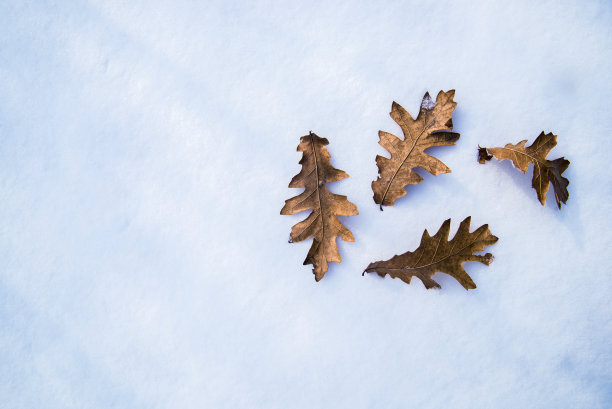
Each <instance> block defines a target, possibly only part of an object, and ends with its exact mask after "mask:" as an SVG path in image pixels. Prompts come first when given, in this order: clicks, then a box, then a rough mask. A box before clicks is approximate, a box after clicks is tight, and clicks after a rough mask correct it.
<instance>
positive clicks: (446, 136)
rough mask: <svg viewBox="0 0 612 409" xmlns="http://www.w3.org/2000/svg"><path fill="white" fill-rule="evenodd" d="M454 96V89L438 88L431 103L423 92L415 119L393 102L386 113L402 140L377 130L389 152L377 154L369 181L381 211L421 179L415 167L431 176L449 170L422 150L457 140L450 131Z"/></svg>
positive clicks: (454, 103)
mask: <svg viewBox="0 0 612 409" xmlns="http://www.w3.org/2000/svg"><path fill="white" fill-rule="evenodd" d="M454 96H455V90H450V91H447V92H444V91H440V92H439V93H438V96H437V97H436V101H435V102H434V101H433V100H432V99H431V97H430V96H429V92H427V93H425V96H424V97H423V102H422V103H421V109H420V111H419V115H418V116H417V118H416V119H413V118H412V116H410V114H409V113H408V111H406V110H405V109H404V108H403V107H402V106H401V105H400V104H398V103H397V102H395V101H394V102H393V105H392V106H391V112H390V114H389V115H391V118H393V120H394V121H395V122H397V124H398V125H399V126H400V127H401V128H402V132H403V133H404V139H400V138H398V137H397V136H395V135H393V134H390V133H388V132H384V131H379V132H378V136H379V138H380V141H379V142H378V143H379V144H380V145H381V146H382V147H383V148H385V149H386V150H388V151H389V153H391V158H385V157H384V156H380V155H377V156H376V165H378V175H379V176H378V178H377V179H376V180H375V181H373V182H372V190H373V191H374V202H376V203H377V204H379V205H380V210H382V207H383V206H393V204H394V202H395V200H396V199H398V198H400V197H402V196H404V195H405V194H406V189H405V187H406V186H407V185H416V184H418V183H421V182H422V181H423V178H422V177H421V175H419V174H418V173H416V172H415V171H414V169H415V168H417V167H419V168H423V169H425V170H426V171H428V172H429V173H431V174H433V175H434V176H437V175H440V174H442V173H450V172H451V170H450V169H449V168H448V167H447V166H446V165H445V164H444V163H442V162H441V161H440V160H438V159H436V158H434V157H433V156H431V155H428V154H427V153H425V149H427V148H432V147H434V146H443V145H454V144H455V141H457V139H459V134H458V133H456V132H451V130H452V129H453V120H452V114H453V111H454V110H455V107H456V106H457V103H456V102H455V101H453V97H454Z"/></svg>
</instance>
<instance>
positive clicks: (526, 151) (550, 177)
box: [479, 131, 570, 209]
mask: <svg viewBox="0 0 612 409" xmlns="http://www.w3.org/2000/svg"><path fill="white" fill-rule="evenodd" d="M526 143H527V140H526V139H525V140H522V141H520V142H519V143H517V144H516V145H513V144H511V143H509V144H507V145H506V146H504V147H499V148H480V147H479V162H480V163H485V161H486V160H489V159H491V156H490V155H489V156H486V157H483V156H482V155H481V153H480V152H481V150H484V151H485V152H488V153H490V154H492V155H493V156H495V157H496V158H497V159H498V160H500V161H501V160H505V159H508V160H510V161H512V163H513V164H514V166H515V167H516V168H517V169H519V170H521V171H522V172H523V173H526V172H527V168H529V164H530V163H533V178H532V179H531V186H532V187H533V188H534V189H535V190H536V192H537V195H538V200H539V201H540V203H542V205H545V204H546V192H548V185H549V183H552V185H553V189H554V191H555V200H556V201H557V207H558V208H559V209H561V202H563V203H564V204H565V203H566V202H567V199H568V198H569V192H568V191H567V185H569V180H567V179H566V178H565V177H563V176H561V175H562V174H563V172H565V170H566V169H567V168H568V166H569V165H570V161H569V160H567V159H565V158H563V157H561V158H558V159H555V160H548V159H546V156H547V155H548V153H549V152H550V151H551V149H552V148H554V147H555V146H556V145H557V135H554V134H552V133H547V134H545V133H544V132H543V131H542V133H540V135H539V136H538V137H537V139H536V140H535V142H534V143H532V144H531V145H529V146H527V147H526V146H525V144H526ZM483 159H484V160H483Z"/></svg>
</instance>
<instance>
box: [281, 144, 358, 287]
mask: <svg viewBox="0 0 612 409" xmlns="http://www.w3.org/2000/svg"><path fill="white" fill-rule="evenodd" d="M327 144H329V141H328V140H327V139H326V138H321V137H319V136H317V135H316V134H314V133H312V132H310V134H308V135H305V136H302V137H301V138H300V144H299V145H298V148H297V150H298V151H300V152H302V153H303V154H302V159H301V160H300V164H301V165H302V170H301V171H300V173H298V174H297V175H295V176H294V177H293V179H292V180H291V182H290V183H289V187H296V188H299V187H303V188H305V190H304V192H302V194H300V195H298V196H295V197H292V198H291V199H288V200H286V201H285V206H284V207H283V208H282V210H281V214H296V213H299V212H302V211H305V210H309V209H312V212H311V213H310V214H309V215H308V217H307V218H306V219H305V220H303V221H301V222H299V223H297V224H296V225H295V226H293V228H292V229H291V240H292V241H293V242H298V241H303V240H307V239H309V238H311V237H314V239H313V242H312V246H311V247H310V250H309V251H308V255H307V256H306V260H304V264H305V265H306V264H312V265H313V273H314V275H315V280H316V281H319V280H321V279H322V278H323V276H324V275H325V273H326V272H327V269H328V265H327V263H328V262H331V261H333V262H337V263H339V262H340V261H341V258H340V254H339V253H338V246H337V245H336V237H341V238H342V239H343V240H346V241H355V239H354V238H353V234H352V233H351V232H350V231H349V230H348V229H347V228H346V227H344V226H343V225H342V223H340V220H338V217H336V216H337V215H339V216H355V215H357V214H359V212H358V211H357V206H355V205H354V204H353V203H351V202H349V201H348V200H347V198H346V196H342V195H336V194H334V193H332V192H330V191H329V190H328V189H327V187H326V186H325V185H324V183H329V182H335V181H338V180H341V179H344V178H347V177H349V175H348V174H347V173H346V172H344V171H342V170H340V169H336V168H334V167H333V166H332V165H331V163H330V157H331V156H330V154H329V152H328V151H327V149H326V148H325V145H327Z"/></svg>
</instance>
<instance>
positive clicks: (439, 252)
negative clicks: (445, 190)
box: [363, 217, 497, 290]
mask: <svg viewBox="0 0 612 409" xmlns="http://www.w3.org/2000/svg"><path fill="white" fill-rule="evenodd" d="M470 220H471V218H470V217H467V218H466V219H465V220H464V221H462V222H461V224H460V225H459V229H458V230H457V234H455V237H453V239H452V240H451V241H448V233H449V231H450V219H448V220H446V221H445V222H444V223H442V226H441V227H440V230H438V232H437V233H436V234H435V236H433V237H431V236H430V235H429V233H428V232H427V230H425V232H424V233H423V237H422V238H421V244H420V245H419V247H418V248H417V249H416V250H415V251H412V252H411V251H408V252H406V253H404V254H401V255H399V256H394V257H393V258H391V259H390V260H387V261H376V262H374V263H370V265H369V266H368V267H367V268H366V269H365V271H364V272H363V274H365V273H374V272H375V273H378V275H379V276H381V277H384V276H385V275H386V274H389V275H390V276H391V277H392V278H396V277H398V278H399V279H400V280H402V281H404V282H406V283H408V284H410V280H411V279H412V277H417V278H419V279H420V280H421V281H422V282H423V284H424V285H425V287H426V288H427V289H430V288H440V285H439V284H438V283H437V282H435V281H434V280H433V279H432V278H431V277H432V275H434V274H435V273H436V272H442V273H446V274H449V275H451V276H452V277H453V278H455V279H456V280H457V281H459V283H460V284H461V285H462V286H463V287H464V288H465V289H466V290H469V289H473V288H476V284H474V281H472V279H471V277H470V276H469V275H468V273H467V272H466V271H465V270H464V269H463V266H462V264H463V263H465V262H466V261H480V262H481V263H483V264H486V265H489V264H490V263H491V261H493V255H492V254H491V253H487V254H485V255H484V256H479V255H476V254H474V253H478V252H481V251H483V250H484V248H485V247H487V246H490V245H492V244H494V243H495V242H497V237H495V236H494V235H492V234H491V232H490V231H489V226H488V225H487V224H485V225H482V226H480V227H479V228H478V229H476V230H475V231H474V232H472V233H470Z"/></svg>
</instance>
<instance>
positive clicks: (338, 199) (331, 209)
mask: <svg viewBox="0 0 612 409" xmlns="http://www.w3.org/2000/svg"><path fill="white" fill-rule="evenodd" d="M454 96H455V91H454V90H450V91H447V92H444V91H440V92H439V93H438V95H437V97H436V100H435V101H434V100H433V99H432V98H431V97H430V95H429V93H426V94H425V96H424V97H423V100H422V102H421V107H420V110H419V113H418V115H417V117H416V119H415V118H413V117H412V116H411V115H410V113H409V112H408V111H406V110H405V109H404V108H403V107H402V106H401V105H400V104H398V103H397V102H393V104H392V106H391V112H390V116H391V118H393V120H394V121H395V122H396V123H397V124H398V125H399V126H400V128H401V130H402V133H403V138H399V137H397V136H395V135H393V134H391V133H388V132H385V131H379V133H378V135H379V138H380V141H379V144H380V145H381V146H382V147H383V148H385V149H386V150H387V151H388V152H389V154H390V157H389V158H387V157H384V156H380V155H377V156H376V165H377V166H378V178H377V179H376V180H374V181H373V182H372V191H373V192H374V197H373V198H374V202H375V203H376V204H378V205H379V206H380V210H382V207H383V206H393V205H394V204H395V201H396V200H397V199H399V198H401V197H403V196H404V195H406V193H407V192H406V187H407V186H408V185H414V184H418V183H421V182H422V181H423V178H422V176H421V175H419V174H418V173H417V172H416V171H415V169H416V168H421V169H424V170H425V171H427V172H429V173H431V174H432V175H434V176H437V175H441V174H444V173H450V172H451V169H450V168H448V166H446V165H445V164H444V163H442V162H441V161H440V160H439V159H437V158H435V157H433V156H431V155H429V154H427V153H426V152H425V150H426V149H428V148H432V147H435V146H446V145H454V144H455V142H456V141H457V140H458V139H459V136H460V135H459V134H458V133H456V132H453V120H452V114H453V111H454V110H455V108H456V106H457V103H456V102H455V101H453V98H454ZM526 143H527V140H523V141H521V142H519V143H517V144H516V145H513V144H511V143H509V144H507V145H505V146H504V147H498V148H482V147H479V148H478V161H479V162H480V163H482V164H484V163H485V162H486V161H488V160H491V159H492V158H493V157H495V158H497V159H498V160H500V161H502V160H506V159H507V160H510V161H511V162H512V163H513V165H514V166H515V167H516V168H518V169H520V170H521V171H522V172H523V173H525V172H527V169H528V167H529V165H530V164H533V167H534V169H533V178H532V187H533V188H534V189H535V190H536V192H537V197H538V200H539V201H540V203H541V204H542V205H544V204H545V203H546V193H547V192H548V189H549V184H551V183H552V185H553V190H554V194H555V200H556V203H557V206H558V207H559V209H561V203H564V204H565V203H566V202H567V199H568V197H569V193H568V191H567V186H568V184H569V181H568V180H567V179H566V178H565V177H563V176H562V174H563V172H564V171H565V170H566V169H567V168H568V166H569V164H570V162H569V161H568V160H567V159H565V158H563V157H561V158H558V159H555V160H548V159H546V156H548V153H549V152H550V150H551V149H552V148H554V147H555V146H556V144H557V136H556V135H553V134H552V133H548V134H545V133H544V132H542V133H541V134H540V135H539V136H538V137H537V139H536V140H535V142H534V143H533V144H531V145H530V146H525V145H526ZM328 144H329V141H328V140H327V139H326V138H321V137H319V136H317V135H316V134H314V133H312V132H310V133H309V134H308V135H305V136H302V137H301V138H300V144H299V145H298V148H297V150H298V151H300V152H302V159H301V160H300V164H301V165H302V169H301V171H300V173H298V174H297V175H295V176H294V177H293V179H292V180H291V182H290V183H289V187H295V188H304V191H303V192H302V193H301V194H299V195H298V196H295V197H292V198H291V199H288V200H286V201H285V206H284V207H283V208H282V210H281V214H296V213H299V212H302V211H305V210H312V211H311V213H310V214H309V215H308V217H307V218H306V219H305V220H303V221H301V222H299V223H297V224H296V225H295V226H293V228H292V229H291V241H292V242H298V241H303V240H307V239H309V238H311V237H312V238H313V241H312V245H311V247H310V250H309V251H308V255H307V256H306V259H305V260H304V264H312V265H313V273H314V275H315V280H316V281H319V280H321V279H322V278H323V276H324V275H325V273H326V272H327V270H328V263H329V262H337V263H339V262H340V261H341V258H340V254H339V252H338V246H337V244H336V238H337V237H340V238H342V239H343V240H345V241H354V240H355V239H354V238H353V235H352V233H351V232H350V231H349V230H348V229H347V228H346V227H345V226H344V225H343V224H342V223H341V222H340V220H339V219H338V217H337V216H355V215H357V214H359V212H358V211H357V206H355V205H354V204H353V203H351V202H349V201H348V199H347V197H346V196H342V195H337V194H334V193H332V192H330V191H329V189H328V188H327V186H326V183H331V182H335V181H338V180H341V179H344V178H347V177H349V175H348V174H347V173H346V172H344V171H342V170H340V169H336V168H334V167H333V166H332V165H331V162H330V158H331V157H330V154H329V152H328V151H327V148H325V146H326V145H328ZM470 221H471V218H470V217H468V218H466V219H465V220H463V221H462V222H461V224H460V225H459V229H458V230H457V233H456V234H455V235H454V237H453V238H452V239H451V240H449V239H448V236H449V233H450V219H448V220H446V221H445V222H444V223H442V226H441V227H440V229H439V230H438V232H437V233H436V234H435V235H434V236H430V235H429V233H428V232H427V230H425V231H424V233H423V236H422V238H421V244H420V245H419V247H418V248H417V249H416V250H414V251H407V252H405V253H403V254H401V255H396V256H394V257H392V258H391V259H389V260H386V261H376V262H373V263H370V264H369V265H368V267H367V268H366V269H365V271H364V272H363V275H365V274H366V273H377V274H378V275H380V276H381V277H384V276H385V275H389V276H391V277H392V278H396V277H397V278H399V279H400V280H402V281H404V282H405V283H407V284H410V281H411V279H412V277H417V278H418V279H420V280H421V282H422V283H423V284H424V285H425V287H426V288H427V289H430V288H440V285H439V284H438V283H437V282H436V281H434V280H433V278H432V276H433V275H434V274H435V273H437V272H442V273H446V274H448V275H450V276H452V277H453V278H454V279H456V280H457V281H458V282H459V283H460V284H461V285H462V286H463V287H464V288H465V289H466V290H469V289H474V288H476V284H475V283H474V281H473V280H472V279H471V277H470V276H469V275H468V273H467V272H466V271H465V269H464V268H463V263H465V262H468V261H479V262H481V263H483V264H485V265H489V264H490V263H491V261H492V260H493V255H492V254H491V253H486V254H484V255H479V254H477V253H480V252H482V251H484V249H485V247H487V246H490V245H492V244H494V243H496V242H497V240H498V239H497V237H495V236H494V235H493V234H491V232H490V231H489V227H488V225H486V224H485V225H483V226H480V227H479V228H477V229H476V230H474V231H473V232H470Z"/></svg>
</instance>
